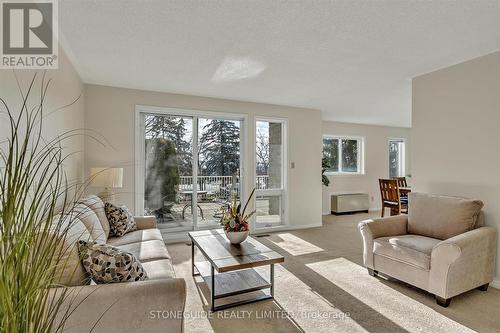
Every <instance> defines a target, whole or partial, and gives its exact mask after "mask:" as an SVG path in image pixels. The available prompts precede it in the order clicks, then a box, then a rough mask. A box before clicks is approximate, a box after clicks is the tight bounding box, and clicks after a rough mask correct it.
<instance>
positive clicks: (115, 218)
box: [104, 202, 137, 237]
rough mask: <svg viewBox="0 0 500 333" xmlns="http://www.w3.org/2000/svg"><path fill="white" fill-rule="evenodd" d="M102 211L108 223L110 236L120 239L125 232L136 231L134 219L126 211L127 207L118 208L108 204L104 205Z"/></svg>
mask: <svg viewBox="0 0 500 333" xmlns="http://www.w3.org/2000/svg"><path fill="white" fill-rule="evenodd" d="M104 211H105V212H106V217H107V218H108V221H109V227H110V231H109V234H110V235H111V236H118V237H121V236H123V235H125V234H126V233H127V232H130V231H134V230H137V225H136V224H135V221H134V217H133V216H132V214H130V212H129V211H128V209H127V207H125V206H122V207H118V206H115V205H113V204H111V203H109V202H106V203H105V204H104Z"/></svg>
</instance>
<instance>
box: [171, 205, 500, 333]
mask: <svg viewBox="0 0 500 333" xmlns="http://www.w3.org/2000/svg"><path fill="white" fill-rule="evenodd" d="M369 216H370V215H368V214H358V215H350V216H343V217H335V216H326V217H324V219H323V227H321V228H313V229H305V230H297V231H292V232H281V233H274V234H270V236H268V237H262V238H259V239H260V240H261V241H262V242H263V243H265V244H266V245H268V246H269V247H271V248H273V249H274V250H276V251H278V252H280V253H281V254H283V255H284V256H285V263H284V264H283V265H278V266H277V267H276V270H275V274H276V275H275V282H276V293H275V300H274V301H271V300H269V301H263V302H258V303H253V304H248V305H243V306H239V307H237V308H232V309H228V310H225V311H220V312H217V313H214V314H211V313H210V312H207V311H208V302H207V298H208V289H207V287H206V285H205V284H204V283H203V282H202V280H201V279H200V278H199V277H197V278H193V277H192V276H191V263H190V256H191V248H190V246H187V245H186V244H184V243H182V244H171V245H168V248H169V251H170V253H171V255H172V257H173V261H174V266H175V270H176V273H177V275H178V276H179V277H183V278H185V279H186V282H187V288H188V298H187V304H186V319H185V332H187V333H190V332H259V333H262V332H380V333H386V332H443V333H449V332H474V331H477V332H499V331H500V315H499V309H500V291H499V290H497V289H494V288H490V289H489V290H488V291H487V292H480V291H476V290H474V291H471V292H468V293H466V294H463V295H460V296H458V297H455V298H454V299H453V301H452V303H451V305H450V307H449V308H446V309H444V308H441V307H439V306H437V305H436V304H435V301H434V298H433V297H432V296H431V295H429V294H427V293H426V292H424V291H421V290H418V289H416V288H413V287H411V286H408V285H406V284H402V283H400V282H397V281H395V280H390V279H389V280H388V279H384V278H373V277H371V276H369V275H368V273H367V272H366V269H365V268H363V266H362V258H361V247H362V244H361V238H360V236H359V234H358V231H357V227H356V226H357V222H359V221H360V220H363V219H366V218H368V217H369Z"/></svg>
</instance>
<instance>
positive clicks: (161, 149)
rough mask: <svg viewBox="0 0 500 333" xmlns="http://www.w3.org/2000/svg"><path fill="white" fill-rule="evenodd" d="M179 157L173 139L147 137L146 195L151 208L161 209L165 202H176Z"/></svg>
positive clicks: (147, 203) (148, 205) (147, 204)
mask: <svg viewBox="0 0 500 333" xmlns="http://www.w3.org/2000/svg"><path fill="white" fill-rule="evenodd" d="M177 162H178V159H177V157H176V153H175V146H174V143H173V141H171V140H167V139H156V138H155V139H146V179H145V187H144V192H145V197H146V206H147V208H149V209H159V208H162V207H163V204H164V202H166V201H167V202H175V201H176V195H177V185H178V184H179V167H178V163H177Z"/></svg>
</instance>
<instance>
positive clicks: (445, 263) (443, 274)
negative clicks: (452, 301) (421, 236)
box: [429, 227, 497, 298]
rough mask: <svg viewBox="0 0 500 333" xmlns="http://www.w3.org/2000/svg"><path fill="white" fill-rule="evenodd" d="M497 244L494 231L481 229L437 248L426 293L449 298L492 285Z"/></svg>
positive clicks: (450, 240)
mask: <svg viewBox="0 0 500 333" xmlns="http://www.w3.org/2000/svg"><path fill="white" fill-rule="evenodd" d="M496 242H497V235H496V230H495V229H494V228H492V227H480V228H477V229H474V230H471V231H468V232H465V233H463V234H460V235H457V236H455V237H452V238H448V239H446V240H444V241H442V242H440V243H438V244H436V246H434V248H433V249H432V253H431V270H430V278H429V291H430V292H432V293H433V294H435V295H438V296H440V297H442V298H451V297H453V296H456V295H458V294H461V293H463V292H465V291H468V290H471V289H474V288H476V287H479V286H482V285H484V284H487V283H490V282H491V281H493V277H494V270H495V254H496Z"/></svg>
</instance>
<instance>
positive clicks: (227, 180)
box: [136, 106, 245, 237]
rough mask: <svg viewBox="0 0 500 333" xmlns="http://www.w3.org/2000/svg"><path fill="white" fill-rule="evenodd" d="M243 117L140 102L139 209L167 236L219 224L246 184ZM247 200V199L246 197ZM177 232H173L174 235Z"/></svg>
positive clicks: (216, 226) (138, 144)
mask: <svg viewBox="0 0 500 333" xmlns="http://www.w3.org/2000/svg"><path fill="white" fill-rule="evenodd" d="M244 119H245V118H244V116H241V115H236V114H234V115H230V114H219V113H213V112H203V111H190V110H180V109H167V108H154V107H147V106H138V107H136V124H137V125H136V126H137V129H136V147H137V151H136V154H137V155H136V158H137V165H138V167H137V168H136V188H137V191H136V211H137V212H138V214H146V215H155V216H156V218H157V221H158V228H160V229H161V230H162V233H164V234H165V235H169V237H171V235H175V234H176V233H179V232H181V233H182V232H185V231H187V230H193V229H194V230H197V229H210V228H218V227H219V221H220V217H221V215H220V214H221V213H220V212H221V207H222V205H223V204H225V203H226V202H228V201H229V200H231V199H232V198H233V196H236V198H237V200H238V201H241V198H240V195H241V194H242V193H243V194H244V193H245V192H244V191H243V190H244V189H243V188H242V186H243V184H244V178H243V177H242V175H241V174H240V171H241V170H242V160H243V157H244V156H243V155H242V147H243V144H242V133H243V132H244V124H245V123H244ZM243 201H244V198H243ZM172 237H175V236H172Z"/></svg>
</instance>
